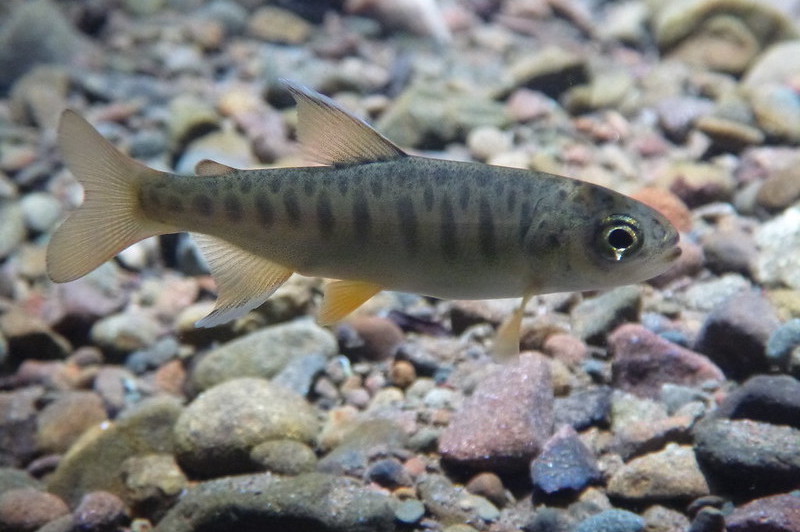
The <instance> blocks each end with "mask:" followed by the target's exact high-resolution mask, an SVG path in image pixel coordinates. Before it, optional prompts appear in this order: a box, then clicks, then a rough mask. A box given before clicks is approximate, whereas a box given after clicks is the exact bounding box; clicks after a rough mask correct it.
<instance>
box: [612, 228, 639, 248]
mask: <svg viewBox="0 0 800 532" xmlns="http://www.w3.org/2000/svg"><path fill="white" fill-rule="evenodd" d="M608 243H609V245H610V246H611V247H612V248H614V249H625V248H627V247H630V246H631V244H633V235H632V234H631V233H630V231H628V230H626V229H622V228H617V229H612V230H611V231H609V233H608Z"/></svg>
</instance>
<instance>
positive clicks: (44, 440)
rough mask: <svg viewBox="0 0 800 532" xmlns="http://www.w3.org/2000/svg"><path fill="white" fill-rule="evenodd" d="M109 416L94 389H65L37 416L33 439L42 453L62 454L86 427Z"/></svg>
mask: <svg viewBox="0 0 800 532" xmlns="http://www.w3.org/2000/svg"><path fill="white" fill-rule="evenodd" d="M106 419H108V416H107V414H106V410H105V408H104V406H103V401H102V400H101V399H100V396H99V395H97V394H95V393H93V392H82V391H72V392H65V393H63V394H62V395H60V396H59V397H58V398H57V399H56V400H55V401H53V402H52V403H50V404H49V405H47V406H46V407H45V408H44V409H43V410H42V411H41V412H40V413H39V416H38V417H37V420H36V423H37V434H36V439H37V441H38V443H39V448H40V449H41V450H42V451H43V452H45V453H58V454H60V453H64V452H66V451H67V450H68V449H69V447H70V446H71V445H72V444H73V443H74V442H75V440H77V439H78V437H80V435H81V434H83V433H84V432H85V431H86V430H88V429H89V428H91V427H93V426H95V425H97V424H99V423H101V422H103V421H105V420H106Z"/></svg>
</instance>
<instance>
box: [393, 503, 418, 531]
mask: <svg viewBox="0 0 800 532" xmlns="http://www.w3.org/2000/svg"><path fill="white" fill-rule="evenodd" d="M394 516H395V517H396V518H397V520H398V521H400V522H401V523H403V524H406V525H413V524H415V523H417V522H419V520H420V519H422V518H423V517H424V516H425V505H424V504H422V503H421V502H420V501H418V500H417V499H406V500H404V501H401V502H399V503H397V504H396V505H395V507H394Z"/></svg>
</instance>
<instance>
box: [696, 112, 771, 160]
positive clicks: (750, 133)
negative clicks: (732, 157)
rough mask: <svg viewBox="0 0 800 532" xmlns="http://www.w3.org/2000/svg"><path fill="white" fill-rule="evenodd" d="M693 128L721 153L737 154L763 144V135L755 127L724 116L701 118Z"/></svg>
mask: <svg viewBox="0 0 800 532" xmlns="http://www.w3.org/2000/svg"><path fill="white" fill-rule="evenodd" d="M695 127H696V128H697V130H698V131H702V132H703V133H705V134H706V135H708V137H709V138H710V139H711V141H712V143H713V145H714V147H716V148H718V149H720V150H723V151H732V152H738V151H741V150H743V149H744V148H746V147H748V146H758V145H761V144H763V143H764V139H765V136H764V133H763V132H762V131H761V130H760V129H758V128H757V127H755V126H752V125H750V124H747V123H743V122H741V121H739V120H734V119H731V118H727V117H724V116H712V115H707V116H701V117H700V118H698V119H697V120H696V121H695Z"/></svg>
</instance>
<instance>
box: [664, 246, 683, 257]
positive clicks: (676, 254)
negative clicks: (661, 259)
mask: <svg viewBox="0 0 800 532" xmlns="http://www.w3.org/2000/svg"><path fill="white" fill-rule="evenodd" d="M682 253H683V249H681V248H680V246H675V247H674V248H672V249H671V250H670V252H669V253H668V254H667V260H669V261H673V260H677V258H678V257H680V256H681V254H682Z"/></svg>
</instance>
